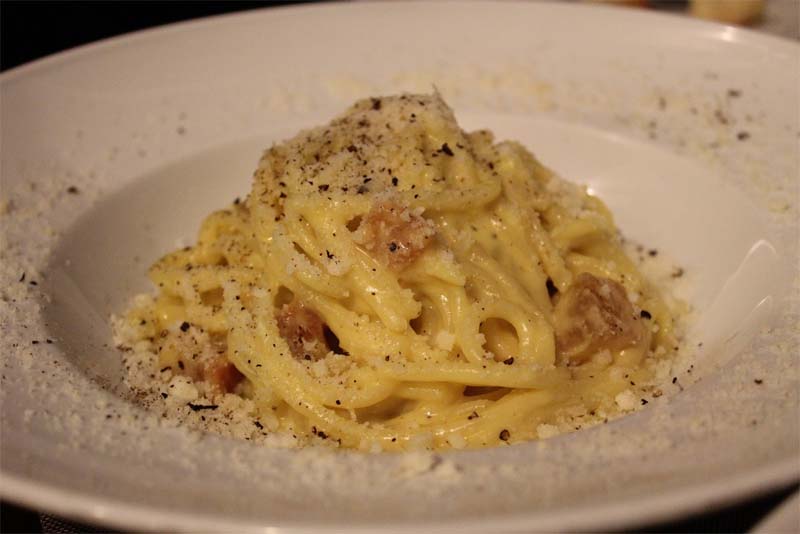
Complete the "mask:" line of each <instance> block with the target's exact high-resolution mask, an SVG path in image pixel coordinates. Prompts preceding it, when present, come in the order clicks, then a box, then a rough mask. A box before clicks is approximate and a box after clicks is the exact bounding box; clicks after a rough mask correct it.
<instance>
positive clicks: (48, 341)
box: [44, 339, 53, 345]
mask: <svg viewBox="0 0 800 534" xmlns="http://www.w3.org/2000/svg"><path fill="white" fill-rule="evenodd" d="M44 342H45V343H47V344H48V345H52V344H53V340H52V339H45V340H44Z"/></svg>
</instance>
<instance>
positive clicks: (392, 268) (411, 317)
mask: <svg viewBox="0 0 800 534" xmlns="http://www.w3.org/2000/svg"><path fill="white" fill-rule="evenodd" d="M150 278H151V279H152V281H153V282H154V283H155V284H156V285H157V287H158V294H157V296H155V297H153V298H150V299H147V300H145V301H140V302H139V304H138V305H136V306H134V307H133V308H132V309H131V310H129V312H128V315H127V316H126V318H125V321H126V322H127V323H128V324H129V325H134V326H135V327H136V328H137V330H136V332H137V334H136V336H138V339H139V341H140V342H142V343H145V344H147V345H148V346H149V347H150V348H151V349H152V351H153V353H155V354H157V355H158V366H159V370H160V371H161V372H165V371H166V372H168V373H171V374H172V375H176V376H177V375H181V376H184V377H189V379H191V380H192V381H194V382H195V383H196V384H198V385H200V387H202V391H203V392H204V394H205V395H206V396H207V397H209V398H213V397H214V396H215V395H220V396H221V395H228V394H235V395H238V396H240V397H243V398H246V399H250V400H251V401H252V402H253V403H254V406H255V407H256V410H257V414H256V417H257V422H258V427H259V428H263V429H265V431H271V432H285V433H287V434H290V435H292V436H294V437H295V438H296V439H298V440H301V441H304V442H317V441H319V440H322V441H325V442H327V443H332V444H335V445H338V446H341V447H348V448H358V449H362V450H407V449H419V448H429V449H442V448H451V447H452V448H465V447H466V448H477V447H485V446H493V445H498V444H502V443H513V442H519V441H523V440H530V439H536V438H538V437H542V436H543V435H550V434H553V433H555V432H557V431H559V430H564V429H570V430H571V429H574V428H580V427H581V426H585V425H586V424H589V423H591V422H593V421H597V420H598V419H599V420H602V419H604V418H607V417H611V416H613V415H614V414H617V413H620V411H621V409H620V403H621V397H622V400H625V399H624V395H623V394H628V393H630V389H629V388H630V387H631V385H632V384H640V385H643V384H647V383H649V382H650V381H652V379H653V375H654V372H655V368H656V366H657V365H658V363H659V361H662V360H664V359H666V358H668V357H669V355H670V354H671V353H673V351H674V350H675V347H674V346H675V340H674V334H673V316H672V314H671V311H670V309H669V307H668V306H667V305H666V304H665V303H664V301H663V300H662V298H661V297H660V296H659V294H658V292H657V291H656V290H655V288H654V287H653V286H652V285H651V284H650V283H648V282H647V281H646V280H645V279H644V278H643V276H642V275H641V274H640V273H639V271H638V270H637V268H636V266H635V265H634V263H633V262H632V261H631V260H630V259H629V258H628V257H627V256H626V254H625V253H624V252H623V248H622V244H621V239H620V237H619V235H618V231H617V229H616V227H615V225H614V222H613V220H612V217H611V214H610V213H609V211H608V209H607V208H606V207H605V205H604V204H603V203H602V202H601V201H600V200H599V199H597V198H595V197H593V196H591V195H588V194H587V193H586V192H585V190H584V189H583V188H581V187H578V186H576V185H572V184H570V183H568V182H566V181H564V180H562V179H560V178H559V177H557V176H556V175H554V173H553V172H552V171H550V170H548V169H547V168H545V167H544V166H543V165H542V164H541V163H539V162H538V161H537V160H536V159H535V158H534V156H533V155H531V153H530V152H528V151H527V150H526V149H525V148H523V147H522V146H521V145H519V144H518V143H515V142H501V143H495V142H494V140H493V136H492V134H491V133H490V132H488V131H485V130H483V131H476V132H472V133H466V132H464V131H463V130H461V129H460V128H459V126H458V124H457V123H456V120H455V117H454V115H453V112H452V111H451V109H450V108H449V107H448V106H447V105H446V104H445V102H444V101H443V100H442V99H441V97H440V96H439V95H438V94H434V95H411V94H404V95H401V96H392V97H384V98H371V99H366V100H362V101H359V102H357V103H356V104H355V105H354V106H353V107H351V108H350V109H349V110H348V111H347V112H345V113H344V114H343V115H341V116H339V117H338V118H336V119H334V120H333V121H332V122H330V123H329V124H328V125H326V126H322V127H319V128H315V129H311V130H308V131H303V132H301V133H300V134H298V135H297V136H296V137H294V138H292V139H290V140H288V141H286V142H284V143H281V144H277V145H274V146H272V147H271V148H269V149H268V150H266V152H265V153H264V155H263V157H262V159H261V161H260V163H259V166H258V168H257V170H256V171H255V175H254V178H253V188H252V191H251V192H250V194H249V196H248V197H247V198H246V200H244V201H242V202H239V201H238V200H237V201H236V202H234V204H233V205H231V206H229V207H228V208H226V209H223V210H221V211H218V212H216V213H213V214H211V215H210V216H209V217H208V218H207V219H206V220H205V221H204V222H203V224H202V228H201V230H200V233H199V237H198V239H197V242H196V244H195V245H194V246H191V247H187V248H185V249H183V250H179V251H176V252H174V253H171V254H169V255H167V256H166V257H164V258H162V259H161V260H159V261H158V262H157V263H156V264H155V265H153V267H152V268H151V270H150ZM165 395H166V394H165ZM636 404H638V402H637V403H636ZM192 407H193V408H194V409H197V407H195V406H192ZM201 408H202V407H201Z"/></svg>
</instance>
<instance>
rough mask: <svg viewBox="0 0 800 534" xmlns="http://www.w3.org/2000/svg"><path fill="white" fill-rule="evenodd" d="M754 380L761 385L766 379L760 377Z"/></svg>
mask: <svg viewBox="0 0 800 534" xmlns="http://www.w3.org/2000/svg"><path fill="white" fill-rule="evenodd" d="M753 382H755V383H756V384H758V385H759V386H760V385H761V384H763V383H764V381H763V380H762V379H760V378H756V379H755V380H753Z"/></svg>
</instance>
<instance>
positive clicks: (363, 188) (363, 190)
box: [356, 185, 369, 195]
mask: <svg viewBox="0 0 800 534" xmlns="http://www.w3.org/2000/svg"><path fill="white" fill-rule="evenodd" d="M356 193H358V194H359V195H363V194H364V193H369V188H368V187H367V186H365V185H359V186H358V189H357V190H356Z"/></svg>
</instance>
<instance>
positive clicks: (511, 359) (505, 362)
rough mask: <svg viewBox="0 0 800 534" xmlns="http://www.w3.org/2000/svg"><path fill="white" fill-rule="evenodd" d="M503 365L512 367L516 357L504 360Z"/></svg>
mask: <svg viewBox="0 0 800 534" xmlns="http://www.w3.org/2000/svg"><path fill="white" fill-rule="evenodd" d="M503 363H504V364H506V365H512V364H513V363H514V357H513V356H512V357H511V358H507V359H505V360H503Z"/></svg>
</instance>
